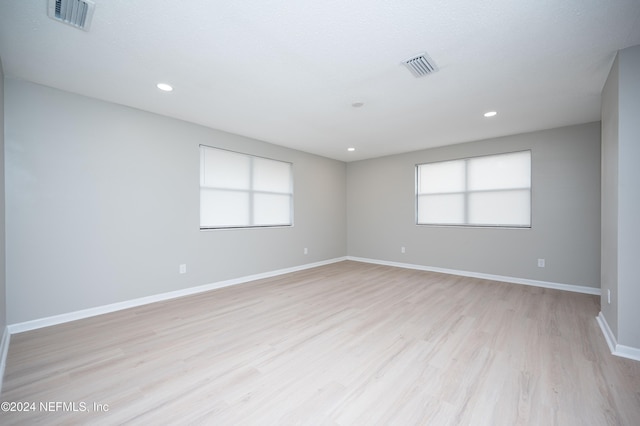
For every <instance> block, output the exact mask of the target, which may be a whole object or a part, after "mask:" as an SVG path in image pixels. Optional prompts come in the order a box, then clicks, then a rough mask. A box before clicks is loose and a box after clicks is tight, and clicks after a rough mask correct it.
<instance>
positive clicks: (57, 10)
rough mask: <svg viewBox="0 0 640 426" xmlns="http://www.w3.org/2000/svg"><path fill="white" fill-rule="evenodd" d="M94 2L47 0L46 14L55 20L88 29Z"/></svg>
mask: <svg viewBox="0 0 640 426" xmlns="http://www.w3.org/2000/svg"><path fill="white" fill-rule="evenodd" d="M94 7H95V3H93V2H91V1H89V0H49V7H48V15H49V17H50V18H52V19H55V20H56V21H60V22H64V23H65V24H67V25H71V26H72V27H76V28H78V29H81V30H84V31H89V27H90V26H91V18H92V17H93V9H94Z"/></svg>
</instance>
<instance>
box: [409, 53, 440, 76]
mask: <svg viewBox="0 0 640 426" xmlns="http://www.w3.org/2000/svg"><path fill="white" fill-rule="evenodd" d="M403 63H404V65H405V66H406V67H407V68H409V71H411V74H413V76H414V77H423V76H425V75H427V74H432V73H434V72H436V71H438V67H437V65H436V63H435V62H433V59H431V58H430V57H429V56H428V55H427V54H426V53H421V54H420V55H418V56H414V57H413V58H411V59H407V60H406V61H404V62H403Z"/></svg>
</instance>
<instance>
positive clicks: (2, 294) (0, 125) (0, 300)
mask: <svg viewBox="0 0 640 426" xmlns="http://www.w3.org/2000/svg"><path fill="white" fill-rule="evenodd" d="M4 193H5V189H4V71H3V69H2V59H1V58H0V338H1V337H2V334H3V333H4V330H5V327H6V326H7V302H6V300H7V297H6V296H7V290H6V287H7V286H6V274H5V271H6V266H5V247H6V243H5V240H6V238H5V222H4V217H5V201H4ZM1 381H2V378H0V382H1Z"/></svg>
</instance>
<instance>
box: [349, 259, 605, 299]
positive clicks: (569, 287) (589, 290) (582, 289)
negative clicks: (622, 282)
mask: <svg viewBox="0 0 640 426" xmlns="http://www.w3.org/2000/svg"><path fill="white" fill-rule="evenodd" d="M347 260H353V261H356V262H366V263H375V264H377V265H387V266H395V267H398V268H407V269H417V270H419V271H429V272H440V273H443V274H451V275H460V276H463V277H471V278H480V279H484V280H491V281H501V282H507V283H512V284H524V285H530V286H533V287H544V288H552V289H556V290H564V291H572V292H574V293H585V294H594V295H596V296H600V294H601V293H602V292H601V290H600V289H599V288H595V287H587V286H581V285H573V284H560V283H553V282H547V281H538V280H530V279H527V278H516V277H506V276H502V275H493V274H484V273H481V272H470V271H459V270H457V269H445V268H437V267H435V266H423V265H414V264H411V263H399V262H388V261H386V260H377V259H368V258H363V257H353V256H347Z"/></svg>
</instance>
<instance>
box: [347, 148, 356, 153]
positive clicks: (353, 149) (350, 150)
mask: <svg viewBox="0 0 640 426" xmlns="http://www.w3.org/2000/svg"><path fill="white" fill-rule="evenodd" d="M355 150H356V149H355V148H347V151H349V152H353V151H355Z"/></svg>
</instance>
